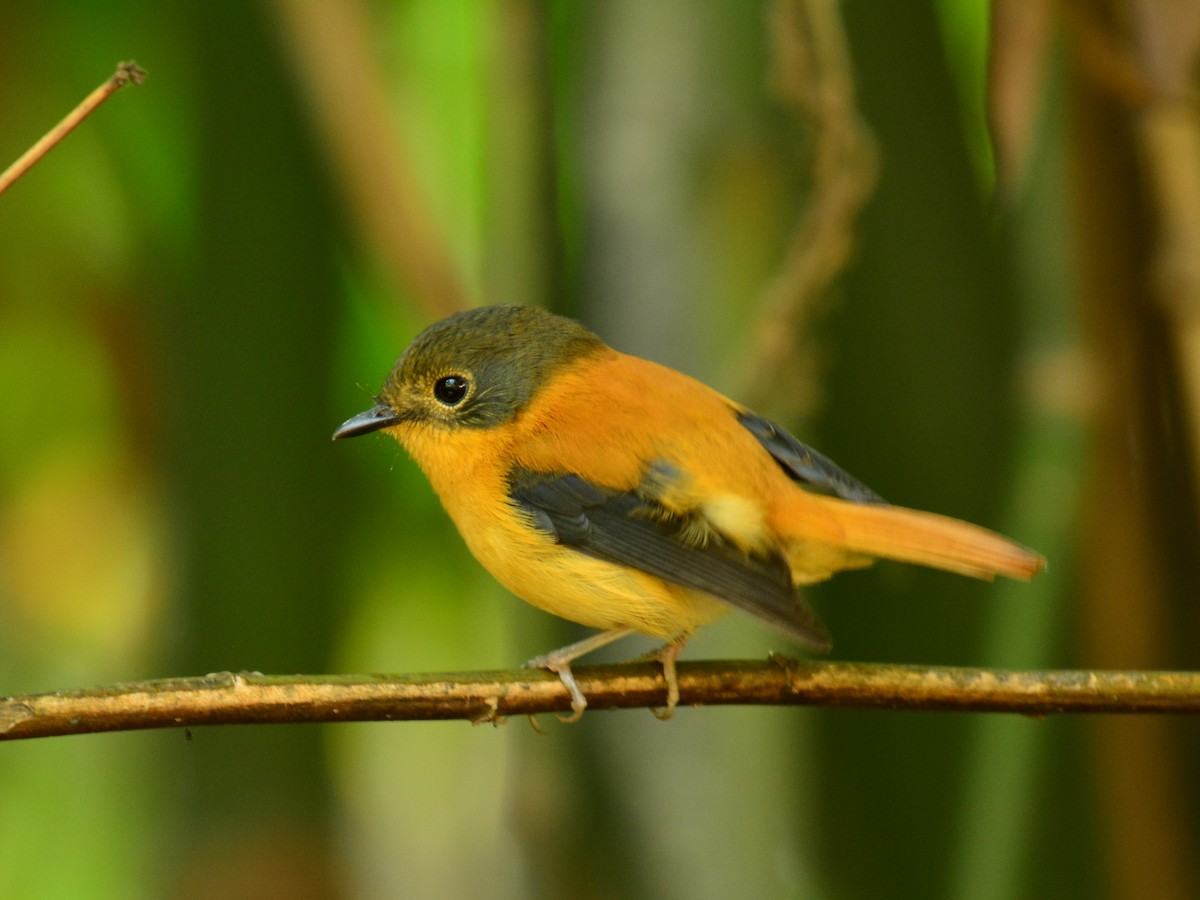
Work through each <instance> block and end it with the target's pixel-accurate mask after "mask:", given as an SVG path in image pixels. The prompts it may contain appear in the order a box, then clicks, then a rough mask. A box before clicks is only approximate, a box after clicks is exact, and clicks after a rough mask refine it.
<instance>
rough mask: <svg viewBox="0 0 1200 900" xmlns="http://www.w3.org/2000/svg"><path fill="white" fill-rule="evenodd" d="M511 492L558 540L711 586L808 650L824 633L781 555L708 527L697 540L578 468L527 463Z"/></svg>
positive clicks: (824, 642)
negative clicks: (553, 470) (535, 467)
mask: <svg viewBox="0 0 1200 900" xmlns="http://www.w3.org/2000/svg"><path fill="white" fill-rule="evenodd" d="M510 496H511V497H512V499H513V501H514V502H515V503H516V504H517V506H518V507H519V508H520V509H522V510H524V511H525V512H526V513H528V514H529V516H530V518H531V519H532V521H533V524H534V526H535V527H536V528H539V529H541V530H542V531H544V532H546V533H547V534H549V535H551V536H552V537H553V538H554V539H555V540H556V541H558V543H560V544H562V545H563V546H566V547H570V548H572V549H574V550H578V551H579V552H580V553H586V554H588V555H589V556H593V557H596V558H597V559H603V560H606V561H608V562H612V563H617V564H618V565H624V566H630V567H631V568H634V569H638V570H640V571H642V572H647V573H649V574H650V575H654V576H656V577H658V578H661V579H663V580H664V581H669V582H671V583H672V584H677V585H680V586H682V587H686V588H692V589H695V590H699V591H704V592H705V593H707V594H711V595H712V596H714V597H716V598H717V599H719V600H723V601H725V602H726V603H729V604H730V605H732V606H736V607H738V608H739V609H742V610H745V611H746V612H748V613H750V614H752V615H754V616H756V617H757V618H759V619H762V620H763V621H765V622H767V623H768V624H770V625H772V626H774V627H775V628H777V629H778V630H780V631H781V632H783V633H784V634H785V635H787V636H788V637H789V638H790V639H792V640H794V641H796V642H797V643H799V644H801V645H803V646H806V647H810V648H812V649H814V650H820V651H826V650H828V649H829V647H830V642H829V634H828V632H826V630H825V627H824V626H823V625H822V624H821V621H820V619H818V618H817V615H816V613H815V612H813V611H812V609H810V608H809V607H808V605H807V604H805V603H804V601H803V600H801V599H800V597H799V596H798V595H797V593H796V590H795V588H793V586H792V577H791V571H790V570H789V569H788V565H787V562H786V561H785V560H784V559H783V557H782V556H779V555H778V554H776V555H771V556H751V555H747V554H746V553H743V552H742V551H741V550H739V549H738V548H737V547H735V546H733V545H732V544H730V543H728V542H726V541H724V540H722V539H721V538H720V537H719V536H718V535H716V534H713V535H712V536H711V537H710V539H709V540H708V541H706V542H705V543H704V545H703V546H697V545H696V544H694V543H688V542H686V541H685V540H684V537H683V535H684V532H685V529H686V526H687V524H688V523H687V520H686V519H683V518H681V517H679V516H677V515H675V514H673V513H671V512H670V511H669V510H667V509H666V508H665V507H663V506H661V505H659V504H657V503H655V502H654V501H653V499H650V498H647V497H644V496H641V495H639V494H637V493H629V492H624V491H615V490H611V489H607V488H602V487H599V486H597V485H595V484H592V483H591V482H588V481H585V480H584V479H583V478H580V477H579V476H578V475H553V474H546V473H540V472H530V471H527V470H518V471H515V472H514V473H513V474H512V476H511V478H510Z"/></svg>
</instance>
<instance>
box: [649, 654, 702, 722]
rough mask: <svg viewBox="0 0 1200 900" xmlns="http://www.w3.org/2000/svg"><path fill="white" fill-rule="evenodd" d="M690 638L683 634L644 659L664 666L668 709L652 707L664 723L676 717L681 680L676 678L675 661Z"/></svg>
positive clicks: (653, 711)
mask: <svg viewBox="0 0 1200 900" xmlns="http://www.w3.org/2000/svg"><path fill="white" fill-rule="evenodd" d="M689 637H691V635H690V634H681V635H680V636H679V637H677V638H675V640H673V641H671V642H670V643H667V644H663V645H662V646H661V647H659V648H658V649H657V650H655V651H654V652H653V653H651V654H649V655H648V656H646V657H644V659H647V660H654V661H656V662H657V663H659V665H661V666H662V670H663V681H665V682H666V683H667V708H666V709H661V710H660V709H655V708H654V707H653V706H652V707H650V712H652V713H654V715H656V716H657V717H658V718H659V719H662V720H663V721H666V720H667V719H669V718H671V716H673V715H675V707H676V706H678V705H679V679H678V678H677V677H676V676H675V660H676V659H678V658H679V651H681V650H682V649H683V645H684V644H686V643H687V642H688V638H689Z"/></svg>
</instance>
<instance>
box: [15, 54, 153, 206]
mask: <svg viewBox="0 0 1200 900" xmlns="http://www.w3.org/2000/svg"><path fill="white" fill-rule="evenodd" d="M145 80H146V70H145V69H143V68H141V67H140V66H139V65H138V64H137V63H135V62H134V61H133V60H129V61H127V62H121V63H117V71H115V72H114V73H113V74H112V75H111V76H110V77H109V78H108V80H107V81H105V82H104V84H102V85H100V87H98V88H96V89H95V90H94V91H92V92H91V93H90V94H88V95H87V96H86V97H85V98H84V99H83V102H82V103H80V104H79V105H78V106H76V107H75V108H74V109H73V110H71V111H70V112H69V113H67V115H66V117H65V118H64V119H63V120H62V121H61V122H59V123H58V124H57V125H55V126H54V127H53V128H51V129H50V130H49V131H47V132H46V133H45V134H44V135H43V136H42V139H41V140H39V141H38V142H37V143H36V144H34V145H33V146H32V147H30V148H29V149H28V150H26V151H25V152H24V153H23V154H22V155H21V158H20V159H18V160H17V161H16V162H15V163H13V164H12V165H11V166H9V167H8V168H7V169H5V170H4V172H3V173H2V174H0V194H3V193H4V192H5V191H6V190H8V188H9V186H10V185H12V184H13V183H14V182H15V181H16V180H17V179H18V178H20V177H21V176H22V175H24V174H25V173H26V172H28V171H29V170H30V169H32V168H33V167H34V166H35V165H36V164H37V163H38V161H39V160H41V158H42V157H43V156H45V155H46V154H47V153H49V152H50V150H51V149H53V147H54V146H55V145H56V144H57V143H58V142H59V141H61V140H62V139H63V138H65V137H66V136H67V135H68V134H70V133H71V131H72V130H74V128H75V126H76V125H78V124H79V123H80V122H82V121H83V120H84V119H86V118H87V117H88V116H90V115H91V114H92V113H93V112H94V111H95V109H96V108H97V107H98V106H99V105H100V104H101V103H103V102H104V101H105V100H107V99H108V98H109V97H111V96H112V95H113V94H115V93H116V92H117V91H119V90H120V89H121V88H123V87H125V85H127V84H141V83H142V82H143V81H145Z"/></svg>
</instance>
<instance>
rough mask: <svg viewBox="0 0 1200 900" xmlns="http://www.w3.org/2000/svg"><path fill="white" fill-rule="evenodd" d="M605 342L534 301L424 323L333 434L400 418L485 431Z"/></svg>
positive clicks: (356, 431) (361, 430)
mask: <svg viewBox="0 0 1200 900" xmlns="http://www.w3.org/2000/svg"><path fill="white" fill-rule="evenodd" d="M604 346H605V345H604V343H603V342H602V341H601V340H600V338H598V337H596V335H594V334H592V333H591V332H590V331H588V330H587V329H586V328H584V327H583V326H582V325H580V324H579V323H578V322H575V321H573V320H571V319H565V318H563V317H562V316H556V315H554V314H553V313H549V312H546V310H544V309H538V308H536V307H532V306H485V307H481V308H480V309H472V310H468V311H467V312H461V313H456V314H454V315H452V316H449V317H448V318H445V319H442V320H441V321H440V322H435V323H434V324H433V325H430V326H429V327H428V328H426V329H425V330H424V331H422V332H421V333H420V334H419V335H417V337H416V339H415V340H414V341H413V342H412V343H411V344H410V345H409V347H408V349H407V350H405V351H404V353H403V354H402V355H401V357H400V358H399V359H398V360H396V365H395V367H394V368H393V369H392V372H391V374H390V375H389V376H388V379H387V382H386V383H385V384H384V386H383V390H382V391H380V393H379V396H377V397H376V398H375V399H376V401H377V405H376V406H375V407H374V408H372V409H369V410H367V411H366V412H364V413H360V414H359V415H357V416H355V417H354V418H352V419H350V420H349V421H347V422H345V423H344V424H343V425H342V426H341V427H340V428H339V429H338V430H337V431H336V432H335V433H334V435H333V437H334V439H335V440H336V439H338V438H344V437H355V436H357V435H360V434H367V433H369V432H372V431H377V430H378V429H380V428H389V427H391V426H394V425H401V424H404V423H406V422H431V423H433V422H440V423H443V424H445V425H447V426H457V427H465V428H491V427H495V426H497V425H501V424H503V423H505V422H508V421H510V420H511V419H512V418H513V416H515V415H516V414H517V413H518V412H519V411H520V410H522V409H524V408H525V407H526V406H527V405H528V404H529V402H530V401H531V400H532V399H533V398H534V396H535V395H536V394H537V392H538V390H539V389H540V388H541V387H542V386H543V385H545V383H546V381H547V380H548V379H549V378H550V376H551V375H552V374H553V373H554V372H555V371H556V370H558V369H559V368H561V367H562V366H565V365H567V364H569V363H571V362H573V361H575V360H577V359H579V358H581V357H583V356H587V355H589V354H591V353H595V352H597V351H598V350H601V349H603V348H604Z"/></svg>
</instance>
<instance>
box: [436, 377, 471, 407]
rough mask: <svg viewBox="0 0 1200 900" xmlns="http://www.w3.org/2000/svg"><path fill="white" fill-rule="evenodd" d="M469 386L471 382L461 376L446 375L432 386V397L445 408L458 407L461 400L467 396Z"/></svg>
mask: <svg viewBox="0 0 1200 900" xmlns="http://www.w3.org/2000/svg"><path fill="white" fill-rule="evenodd" d="M470 386H471V382H469V381H467V379H465V378H463V377H462V376H461V375H447V376H446V377H445V378H439V379H438V381H437V384H435V385H434V386H433V396H435V397H437V399H438V402H439V403H442V404H444V405H446V406H458V404H459V403H461V402H462V398H463V397H465V396H467V389H468V388H469V387H470Z"/></svg>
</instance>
